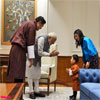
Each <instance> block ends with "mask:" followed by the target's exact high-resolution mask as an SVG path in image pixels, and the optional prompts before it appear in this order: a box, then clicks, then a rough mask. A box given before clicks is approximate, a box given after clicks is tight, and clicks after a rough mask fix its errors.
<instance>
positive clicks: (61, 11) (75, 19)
mask: <svg viewBox="0 0 100 100" xmlns="http://www.w3.org/2000/svg"><path fill="white" fill-rule="evenodd" d="M48 16H49V17H48V32H50V31H55V32H56V33H57V36H58V41H57V43H58V49H59V51H60V55H62V56H70V55H72V54H73V53H77V54H79V55H81V54H82V53H81V49H80V48H79V49H76V47H75V44H74V42H75V41H74V39H73V32H74V31H75V30H76V29H77V28H79V29H81V30H82V31H83V33H84V34H85V35H86V36H88V37H90V38H91V39H92V40H93V43H94V44H95V46H96V48H97V50H98V51H99V48H100V35H99V34H100V1H99V0H92V1H91V0H63V1H62V0H51V1H50V2H49V14H48Z"/></svg>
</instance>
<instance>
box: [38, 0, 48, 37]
mask: <svg viewBox="0 0 100 100" xmlns="http://www.w3.org/2000/svg"><path fill="white" fill-rule="evenodd" d="M37 16H43V17H44V18H45V20H46V24H45V25H44V27H43V28H42V29H41V30H39V31H38V32H37V36H39V35H41V34H47V30H48V28H47V27H48V20H47V17H48V0H37Z"/></svg>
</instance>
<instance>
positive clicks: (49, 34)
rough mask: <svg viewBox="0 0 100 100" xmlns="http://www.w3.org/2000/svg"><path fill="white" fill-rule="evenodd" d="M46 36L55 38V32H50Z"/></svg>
mask: <svg viewBox="0 0 100 100" xmlns="http://www.w3.org/2000/svg"><path fill="white" fill-rule="evenodd" d="M48 36H50V37H52V38H57V35H56V33H55V32H50V33H48Z"/></svg>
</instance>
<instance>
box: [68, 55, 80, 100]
mask: <svg viewBox="0 0 100 100" xmlns="http://www.w3.org/2000/svg"><path fill="white" fill-rule="evenodd" d="M78 59H79V58H78V55H72V57H71V65H72V66H71V68H69V69H68V68H67V69H66V72H68V73H69V75H70V76H71V78H72V89H73V95H72V96H70V97H69V98H70V100H76V96H77V91H79V90H80V81H79V78H78V71H79V66H78V65H77V62H78Z"/></svg>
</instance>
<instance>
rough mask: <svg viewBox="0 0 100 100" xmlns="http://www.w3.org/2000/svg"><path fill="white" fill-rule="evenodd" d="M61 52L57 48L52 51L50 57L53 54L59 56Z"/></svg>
mask: <svg viewBox="0 0 100 100" xmlns="http://www.w3.org/2000/svg"><path fill="white" fill-rule="evenodd" d="M58 54H59V52H58V51H57V50H54V51H52V52H51V53H50V57H52V56H58Z"/></svg>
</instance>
